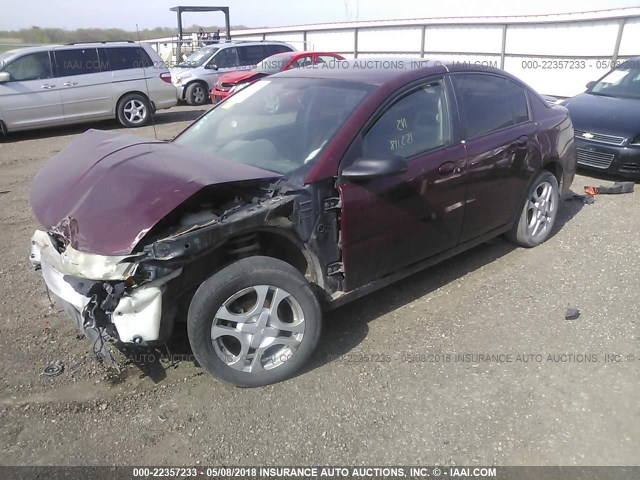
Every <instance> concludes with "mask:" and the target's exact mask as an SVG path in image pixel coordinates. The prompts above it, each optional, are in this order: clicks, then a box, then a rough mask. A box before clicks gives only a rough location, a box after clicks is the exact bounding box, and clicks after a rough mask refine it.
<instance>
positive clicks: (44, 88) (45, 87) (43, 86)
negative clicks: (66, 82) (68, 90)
mask: <svg viewBox="0 0 640 480" xmlns="http://www.w3.org/2000/svg"><path fill="white" fill-rule="evenodd" d="M40 88H42V89H43V90H51V89H52V88H56V86H55V85H40Z"/></svg>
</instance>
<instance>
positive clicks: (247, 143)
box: [174, 78, 373, 174]
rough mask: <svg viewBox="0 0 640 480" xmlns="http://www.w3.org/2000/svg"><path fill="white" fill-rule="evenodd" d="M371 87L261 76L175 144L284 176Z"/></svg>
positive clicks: (306, 159) (319, 146) (316, 149)
mask: <svg viewBox="0 0 640 480" xmlns="http://www.w3.org/2000/svg"><path fill="white" fill-rule="evenodd" d="M372 88H373V87H371V86H369V85H362V84H354V83H350V82H342V81H336V80H321V79H309V78H280V79H277V80H273V79H271V80H261V81H259V82H256V83H254V84H252V85H250V86H248V87H246V88H245V89H244V90H241V91H240V92H238V93H236V94H235V95H232V96H231V97H229V98H228V99H227V100H225V101H224V102H222V103H221V104H219V105H218V106H217V107H215V108H213V109H212V110H211V111H210V112H209V113H208V114H207V115H205V116H204V117H202V118H201V119H200V120H198V121H196V122H195V123H194V124H193V125H191V126H190V127H189V128H188V129H187V130H185V131H184V132H183V133H182V134H181V135H180V136H178V137H177V138H176V139H175V140H174V142H175V143H177V144H180V145H185V146H188V147H191V148H194V149H196V150H201V151H203V152H206V153H209V154H213V155H215V156H218V157H222V158H224V159H227V160H231V161H234V162H238V163H244V164H248V165H253V166H256V167H259V168H262V169H264V170H269V171H271V172H275V173H279V174H288V173H290V172H293V171H294V170H297V169H298V168H300V167H302V166H305V165H308V164H310V163H312V162H313V161H314V160H316V159H317V158H318V157H319V155H320V153H321V151H322V150H323V148H324V147H325V146H326V145H327V144H328V143H329V141H330V140H331V138H332V137H333V136H334V135H335V133H336V132H337V131H338V129H339V128H340V126H341V125H342V124H343V123H344V122H345V121H346V120H347V118H349V116H350V115H351V114H352V113H353V112H354V110H355V109H356V107H357V106H358V105H359V104H360V103H361V102H362V100H363V99H364V98H365V97H366V96H367V94H368V92H370V91H371V89H372Z"/></svg>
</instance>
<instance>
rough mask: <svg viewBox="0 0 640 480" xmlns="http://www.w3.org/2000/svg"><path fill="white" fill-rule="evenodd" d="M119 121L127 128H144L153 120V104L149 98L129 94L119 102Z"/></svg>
mask: <svg viewBox="0 0 640 480" xmlns="http://www.w3.org/2000/svg"><path fill="white" fill-rule="evenodd" d="M117 114H118V121H119V122H120V123H121V124H122V125H124V126H125V127H127V128H137V127H143V126H145V125H147V124H148V123H149V120H150V119H151V115H153V113H152V112H151V103H149V100H148V99H147V97H145V96H143V95H140V94H138V93H129V94H127V95H125V96H124V97H122V98H121V99H120V101H119V102H118V111H117Z"/></svg>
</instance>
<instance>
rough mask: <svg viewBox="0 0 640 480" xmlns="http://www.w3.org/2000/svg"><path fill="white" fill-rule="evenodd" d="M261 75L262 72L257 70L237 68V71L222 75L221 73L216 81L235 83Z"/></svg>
mask: <svg viewBox="0 0 640 480" xmlns="http://www.w3.org/2000/svg"><path fill="white" fill-rule="evenodd" d="M261 76H264V73H262V72H257V71H255V70H239V71H237V72H229V73H225V74H224V75H222V76H221V77H220V78H219V79H218V81H219V82H220V83H233V84H237V83H240V82H243V81H245V80H249V79H251V78H253V77H256V79H257V78H259V77H261Z"/></svg>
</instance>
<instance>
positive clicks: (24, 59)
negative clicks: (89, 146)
mask: <svg viewBox="0 0 640 480" xmlns="http://www.w3.org/2000/svg"><path fill="white" fill-rule="evenodd" d="M0 67H2V66H0ZM0 71H3V72H7V73H9V75H10V79H9V81H8V82H4V83H0V110H1V111H2V116H3V118H2V120H4V122H5V124H6V125H7V127H8V129H9V130H12V129H20V128H31V127H37V126H46V125H55V124H60V123H63V121H64V115H63V113H62V98H61V96H60V81H59V80H58V79H56V78H53V73H52V67H51V60H50V54H49V52H34V53H28V54H26V55H23V56H21V57H19V58H17V59H15V60H13V61H11V62H9V63H8V64H7V65H5V66H4V67H3V68H0Z"/></svg>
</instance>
